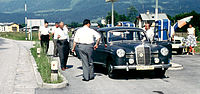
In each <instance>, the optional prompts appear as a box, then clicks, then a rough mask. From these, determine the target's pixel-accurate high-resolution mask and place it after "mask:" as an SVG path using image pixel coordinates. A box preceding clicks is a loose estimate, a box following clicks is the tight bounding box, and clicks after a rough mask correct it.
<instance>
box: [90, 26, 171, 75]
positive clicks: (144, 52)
mask: <svg viewBox="0 0 200 94" xmlns="http://www.w3.org/2000/svg"><path fill="white" fill-rule="evenodd" d="M97 31H98V32H99V33H100V34H101V42H100V44H99V47H98V48H97V49H96V50H95V51H94V54H93V59H94V63H96V64H101V65H103V66H104V67H106V68H107V70H108V75H109V76H110V77H111V76H112V73H113V71H115V70H126V71H130V70H138V71H141V70H153V71H154V72H155V74H156V75H157V76H159V77H163V76H164V74H165V71H166V70H167V69H168V68H169V67H170V66H171V64H170V63H169V62H170V59H171V58H172V45H171V43H170V42H159V41H155V42H149V41H146V39H147V38H146V36H145V33H144V31H143V30H142V29H140V28H133V27H111V28H101V29H98V30H97Z"/></svg>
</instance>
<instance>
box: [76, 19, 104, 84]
mask: <svg viewBox="0 0 200 94" xmlns="http://www.w3.org/2000/svg"><path fill="white" fill-rule="evenodd" d="M83 25H84V26H83V27H82V28H80V29H78V30H77V32H76V35H75V37H74V44H73V48H72V52H74V51H75V47H77V49H78V51H79V54H80V58H81V60H82V66H83V78H84V79H83V81H89V80H92V79H94V66H93V59H92V53H93V50H96V48H98V44H99V41H100V38H101V36H100V34H99V33H98V32H96V31H95V30H93V29H90V25H91V23H90V20H88V19H85V20H84V21H83ZM95 40H97V41H96V43H95ZM76 45H77V46H76Z"/></svg>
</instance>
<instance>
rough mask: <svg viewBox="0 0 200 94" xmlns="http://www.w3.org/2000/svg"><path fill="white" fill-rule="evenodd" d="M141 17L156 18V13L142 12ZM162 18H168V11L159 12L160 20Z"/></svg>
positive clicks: (143, 18)
mask: <svg viewBox="0 0 200 94" xmlns="http://www.w3.org/2000/svg"><path fill="white" fill-rule="evenodd" d="M140 17H141V18H142V20H155V14H152V13H150V14H146V13H141V14H140ZM161 19H168V17H167V14H166V13H159V14H158V20H161Z"/></svg>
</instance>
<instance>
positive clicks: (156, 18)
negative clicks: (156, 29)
mask: <svg viewBox="0 0 200 94" xmlns="http://www.w3.org/2000/svg"><path fill="white" fill-rule="evenodd" d="M157 20H158V0H156V8H155V21H157Z"/></svg>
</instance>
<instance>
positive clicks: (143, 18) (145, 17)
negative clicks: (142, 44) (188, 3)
mask: <svg viewBox="0 0 200 94" xmlns="http://www.w3.org/2000/svg"><path fill="white" fill-rule="evenodd" d="M162 19H168V17H167V14H166V13H159V14H158V20H162ZM145 23H149V24H152V23H155V13H150V12H149V11H147V13H141V14H140V15H139V17H137V20H136V27H139V28H143V27H144V25H145Z"/></svg>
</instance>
